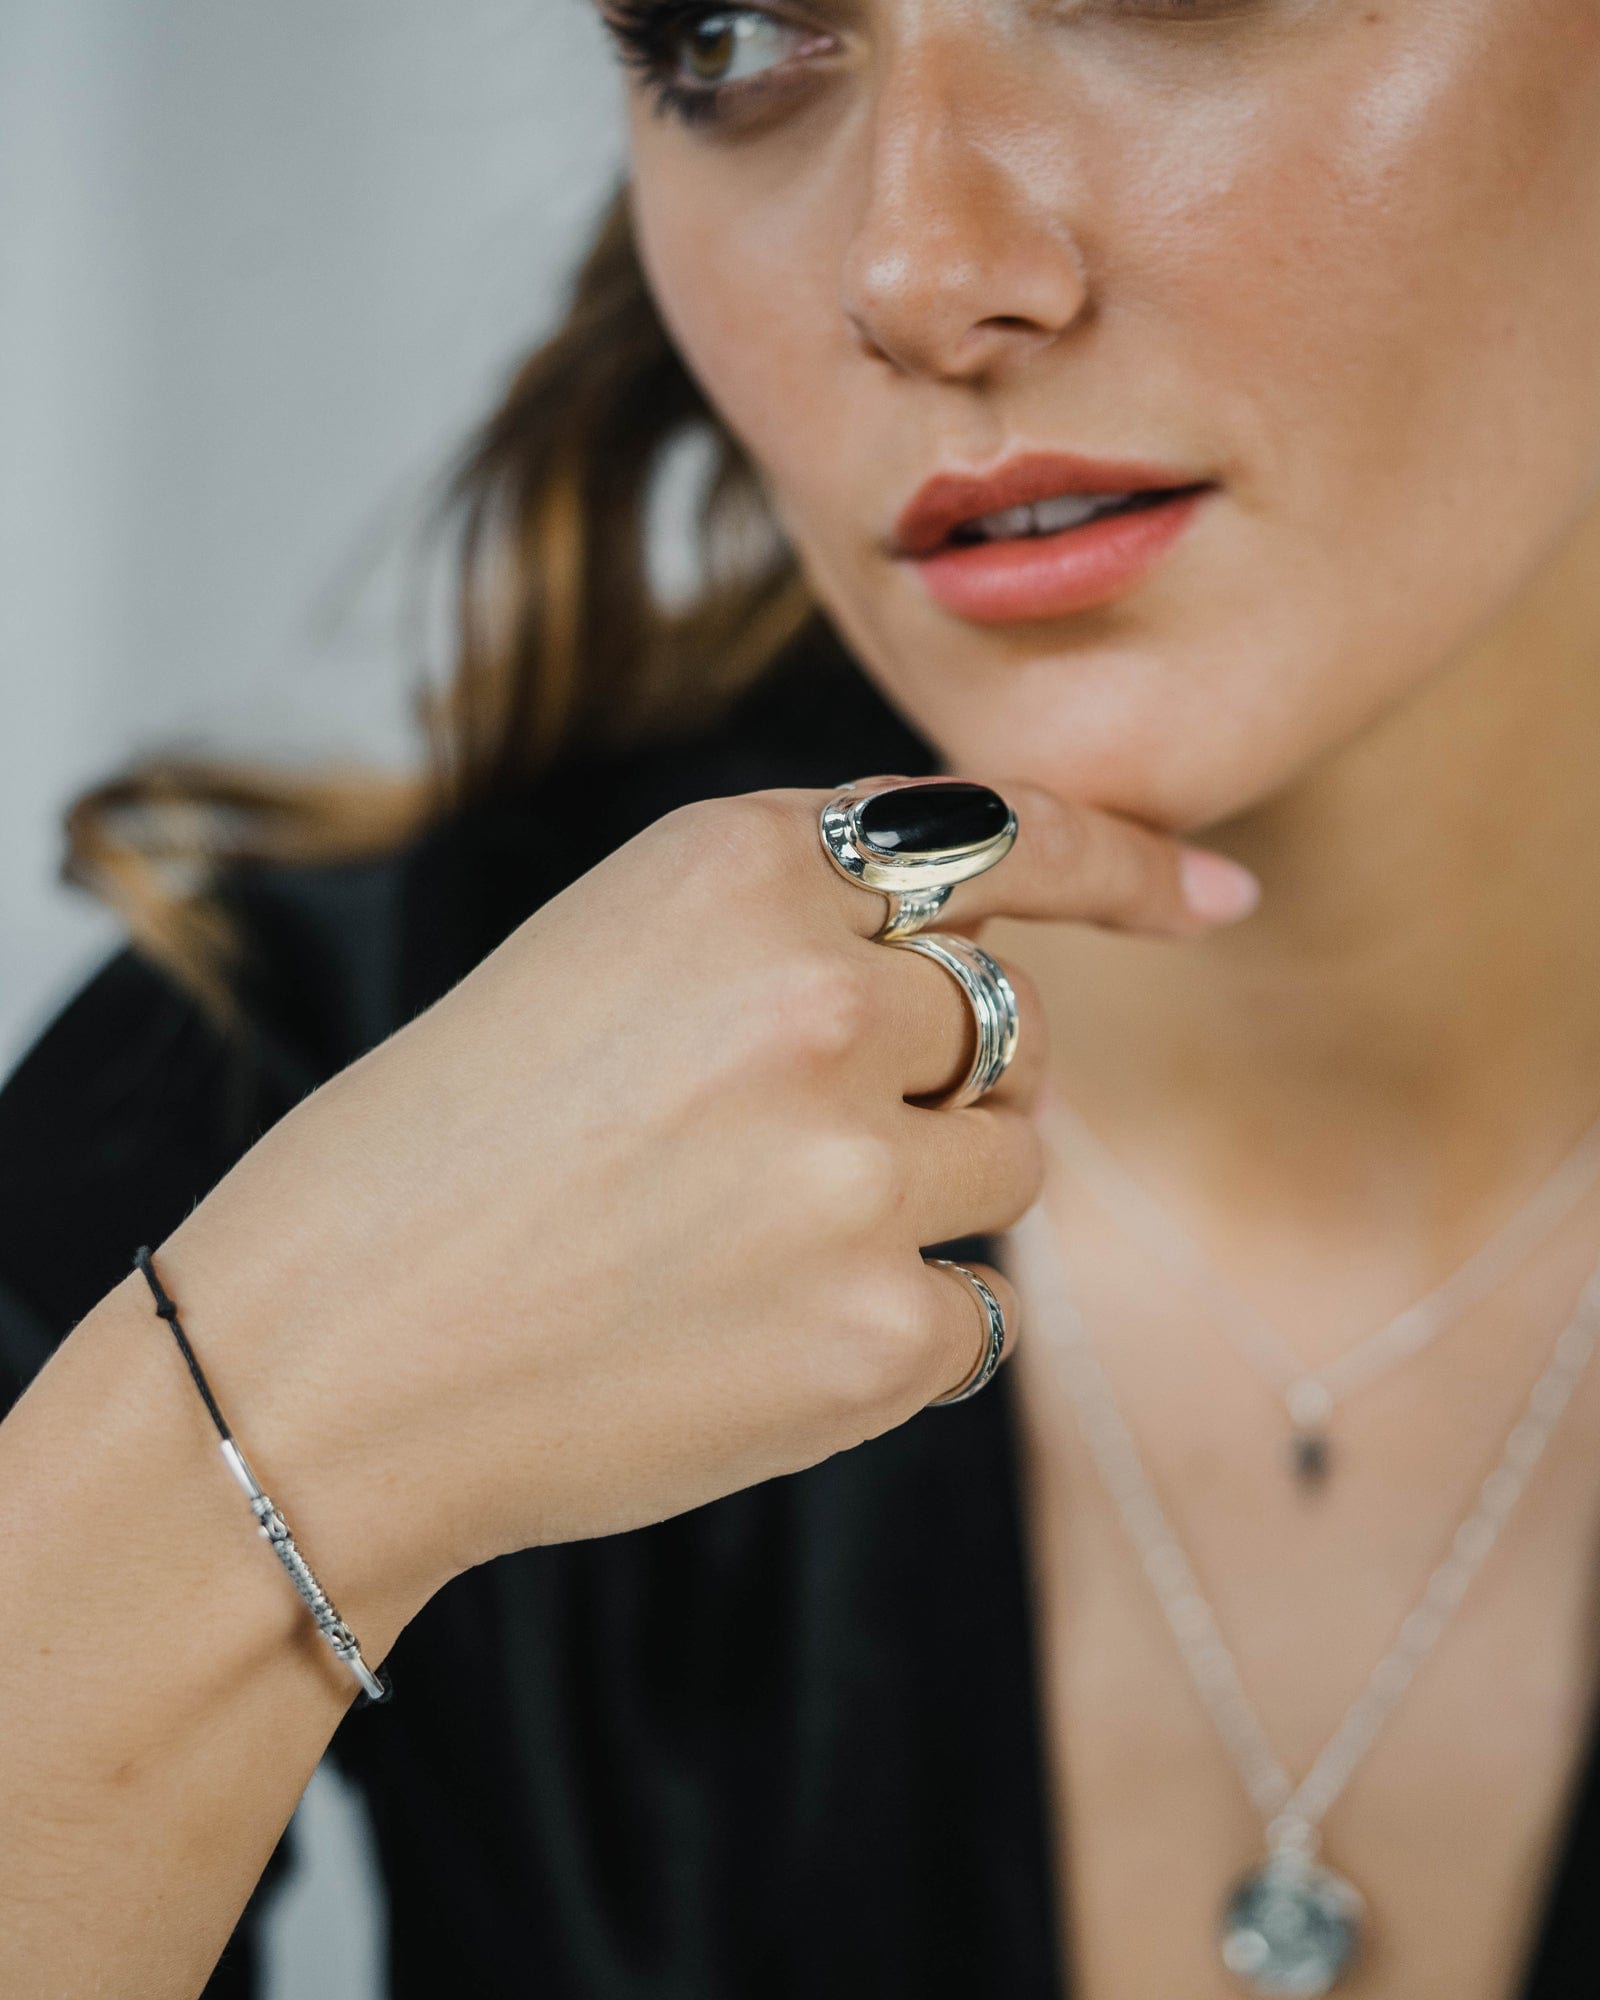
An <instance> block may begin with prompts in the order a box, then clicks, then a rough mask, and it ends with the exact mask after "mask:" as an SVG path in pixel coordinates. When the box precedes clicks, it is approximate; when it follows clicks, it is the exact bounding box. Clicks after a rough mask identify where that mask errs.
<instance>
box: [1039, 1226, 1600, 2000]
mask: <svg viewBox="0 0 1600 2000" xmlns="http://www.w3.org/2000/svg"><path fill="white" fill-rule="evenodd" d="M1008 1240H1009V1242H1010V1243H1011V1244H1012V1245H1013V1246H1014V1249H1015V1250H1016V1251H1018V1252H1020V1255H1021V1262H1019V1263H1017V1264H1016V1265H1015V1266H1014V1267H1013V1270H1012V1276H1013V1282H1015V1283H1016V1284H1017V1287H1018V1290H1019V1293H1020V1295H1021V1296H1022V1297H1023V1299H1024V1301H1025V1304H1024V1312H1025V1317H1026V1322H1027V1324H1028V1325H1029V1327H1030V1329H1032V1330H1033V1331H1034V1333H1035V1337H1043V1338H1044V1339H1045V1341H1046V1342H1047V1344H1048V1349H1049V1352H1050V1354H1051V1356H1052V1358H1053V1360H1054V1362H1055V1364H1056V1367H1057V1369H1058V1371H1059V1374H1060V1378H1061V1381H1062V1384H1063V1386H1064V1387H1065V1390H1066V1392H1067V1395H1068V1398H1069V1400H1070V1401H1071V1403H1072V1405H1073V1408H1074V1411H1075V1414H1076V1416H1077V1421H1078V1427H1079V1429H1080V1431H1081V1433H1082V1435H1083V1439H1084V1443H1085V1444H1086V1446H1087V1447H1088V1449H1089V1452H1090V1454H1091V1455H1092V1457H1093V1458H1094V1460H1095V1463H1096V1465H1097V1466H1098V1468H1099V1472H1100V1476H1101V1478H1102V1480H1103V1481H1104V1483H1105V1486H1106V1488H1107V1490H1108V1492H1109V1493H1110V1496H1111V1499H1112V1501H1113V1502H1114V1504H1115V1506H1116V1510H1117V1513H1118V1514H1119V1516H1120V1517H1121V1520H1122V1525H1123V1528H1124V1530H1125V1532H1126V1534H1127V1536H1128V1539H1129V1541H1130V1542H1131V1543H1132V1545H1133V1548H1134V1551H1135V1553H1136V1554H1137V1556H1138V1558H1139V1561H1140V1564H1141V1566H1142V1568H1143V1570H1144V1573H1145V1575H1146V1576H1147V1577H1148V1578H1149V1580H1150V1584H1151V1587H1152V1589H1153V1590H1154V1592H1155V1596H1156V1599H1157V1601H1158V1603H1159V1604H1160V1607H1161V1611H1162V1614H1163V1615H1164V1617H1165V1618H1166V1621H1167V1624H1168V1626H1169V1627H1170V1628H1171V1631H1172V1635H1173V1638H1174V1640H1175V1641H1176V1643H1177V1647H1178V1651H1179V1653H1180V1655H1181V1656H1182V1659H1183V1662H1184V1665H1185V1666H1186V1667H1187V1669H1188V1671H1189V1676H1190V1678H1191V1680H1192V1681H1193V1683H1194V1686H1195V1691H1196V1693H1197V1694H1198V1695H1199V1697H1200V1699H1201V1701H1202V1703H1203V1704H1204V1706H1205V1708H1206V1711H1207V1713H1208V1714H1209V1715H1210V1717H1211V1720H1212V1722H1213V1724H1214V1725H1215V1727H1216V1730H1217V1733H1218V1735H1219V1736H1220V1737H1221V1739H1222V1742H1223V1745H1224V1747H1225V1748H1226V1750H1227V1753H1228V1756H1229V1758H1230V1760H1231V1761H1232V1763H1233V1765H1234V1768H1235V1769H1236V1770H1237V1772H1238V1774H1239V1777H1240V1780H1241V1782H1242V1783H1243V1785H1244V1788H1245V1790H1246V1792H1247V1793H1248V1795H1249V1797H1250V1800H1251V1802H1252V1804H1253V1805H1254V1806H1255V1808H1256V1810H1257V1812H1258V1813H1259V1814H1260V1815H1261V1818H1262V1820H1263V1823H1264V1829H1265V1844H1266V1857H1265V1859H1264V1860H1263V1862H1262V1863H1261V1864H1260V1865H1259V1866H1258V1867H1257V1868H1255V1869H1254V1870H1252V1871H1251V1872H1250V1873H1249V1874H1247V1875H1246V1876H1245V1877H1244V1878H1243V1879H1242V1880H1241V1881H1239V1882H1238V1883H1236V1884H1235V1885H1234V1886H1233V1887H1232V1888H1231V1889H1230V1890H1229V1892H1228V1894H1227V1896H1226V1898H1225V1901H1224V1904H1223V1908H1222V1915H1221V1922H1220V1928H1219V1944H1220V1949H1221V1953H1222V1960H1223V1963H1224V1964H1225V1965H1226V1966H1227V1968H1228V1970H1229V1971H1230V1972H1231V1973H1233V1974H1234V1975H1235V1976H1236V1977H1237V1978H1238V1979H1239V1980H1240V1981H1241V1982H1242V1983H1243V1984H1244V1985H1245V1986H1246V1987H1247V1988H1248V1989H1249V1990H1250V1991H1251V1992H1253V1993H1258V1994H1263V1995H1276V1996H1280V2000H1287V1997H1288V1996H1297V1997H1298V2000H1317V1996H1319V1995H1321V1994H1325V1993H1327V1992H1330V1991H1331V1990H1332V1988H1333V1987H1334V1986H1335V1985H1336V1984H1337V1982H1338V1981H1339V1979H1340V1978H1341V1977H1342V1976H1343V1975H1344V1973H1345V1972H1346V1971H1347V1970H1348V1969H1349V1968H1350V1967H1351V1965H1353V1964H1354V1963H1355V1960H1356V1958H1357V1955H1358V1951H1359V1946H1360V1935H1361V1928H1362V1923H1363V1919H1364V1915H1365V1899H1364V1898H1363V1897H1362V1896H1361V1895H1360V1894H1359V1892H1358V1891H1357V1890H1356V1889H1355V1888H1354V1887H1352V1885H1351V1884H1350V1883H1349V1882H1347V1881H1346V1880H1345V1879H1344V1878H1343V1877H1342V1876H1341V1875H1338V1874H1336V1873H1335V1872H1334V1871H1333V1870H1332V1869H1331V1868H1327V1867H1325V1866H1322V1865H1321V1864H1320V1863H1319V1862H1318V1859H1317V1851H1318V1847H1319V1844H1320V1834H1321V1825H1322V1821H1323V1819H1324V1817H1325V1816H1326V1814H1327V1812H1328V1811H1329V1809H1330V1807H1331V1806H1332V1805H1333V1803H1334V1801H1335V1800H1336V1799H1337V1798H1338V1797H1339V1795H1340V1793H1341V1792H1342V1791H1343V1790H1344V1788H1345V1786H1346V1785H1347V1784H1348V1783H1349V1781H1350V1778H1351V1776H1352V1775H1353V1773H1354V1772H1355V1769H1356V1767H1357V1765H1358V1764H1359V1763H1360V1761H1361V1759H1362V1758H1363V1757H1364V1756H1365V1755H1366V1753H1367V1751H1368V1750H1369V1749H1370V1748H1371V1746H1372V1743H1373V1741H1374V1739H1375V1738H1376V1737H1377V1735H1378V1733H1379V1731H1380V1730H1381V1729H1382V1727H1383V1725H1384V1724H1385V1722H1387V1721H1388V1719H1389V1716H1390V1715H1391V1713H1392V1712H1393V1710H1394V1708H1395V1707H1396V1705H1397V1704H1398V1702H1399V1700H1400V1698H1401V1696H1402V1695H1403V1694H1404V1693H1405V1691H1406V1689H1407V1688H1408V1687H1409V1686H1410V1684H1411V1681H1412V1678H1413V1677H1414V1675H1415V1674H1416V1671H1417V1669H1418V1667H1420V1666H1421V1664H1422V1662H1423V1661H1424V1660H1425V1659H1426V1658H1427V1657H1428V1655H1429V1654H1430V1653H1431V1652H1432V1651H1433V1649H1434V1647H1435V1645H1436V1644H1437V1643H1438V1641H1439V1638H1440V1636H1441V1634H1442V1633H1443V1631H1444V1629H1445V1626H1446V1624H1447V1623H1448V1621H1449V1618H1450V1614H1451V1613H1452V1612H1453V1611H1454V1610H1455V1608H1456V1606H1457V1605H1458V1604H1459V1603H1460V1602H1461V1599H1462V1598H1463V1597H1464V1596H1465V1594H1466V1591H1467V1588H1468V1586H1469V1584H1470V1583H1471V1582H1472V1579H1473V1577H1474V1576H1475V1575H1476V1574H1477V1571H1478V1569H1479V1568H1480V1566H1481V1565H1482V1563H1483V1561H1484V1558H1485V1557H1486V1556H1487V1555H1488V1553H1489V1551H1490V1549H1492V1548H1493V1547H1494V1545H1495V1542H1496V1541H1497V1539H1498V1538H1499V1535H1500V1531H1501V1529H1502V1528H1503V1527H1504V1526H1505V1524H1506V1522H1507V1520H1509V1518H1510V1516H1511V1514H1512V1512H1513V1510H1514V1509H1515V1507H1516V1505H1517V1502H1518V1501H1519V1500H1520V1499H1521V1497H1522V1493H1523V1490H1524V1488H1525V1487H1526V1485H1527V1482H1528V1478H1529V1475H1530V1474H1531V1473H1532V1471H1533V1468H1534V1467H1535V1466H1536V1465H1537V1464H1538V1462H1539V1460H1540V1458H1541V1457H1542V1456H1543V1454H1544V1450H1545V1447H1546V1445H1547V1444H1548V1443H1549V1441H1550V1436H1551V1433H1552V1432H1553V1431H1554V1429H1555V1427H1556V1425H1557V1423H1558V1422H1559V1421H1560V1418H1561V1416H1562V1413H1563V1412H1564V1411H1565V1410H1566V1408H1567V1406H1568V1404H1569V1402H1570V1401H1571V1398H1572V1393H1573V1391H1574V1389H1575V1388H1576V1387H1577V1385H1578V1382H1579V1379H1580V1378H1581V1376H1582V1374H1583V1371H1584V1369H1585V1367H1586V1366H1587V1365H1588V1362H1589V1358H1590V1356H1591V1354H1592V1353H1593V1352H1594V1348H1595V1345H1596V1340H1597V1337H1600V1265H1596V1267H1595V1269H1594V1271H1593V1272H1592V1273H1591V1275H1590V1277H1589V1279H1588V1280H1587V1282H1586V1284H1585V1285H1584V1288H1583V1291H1582V1294H1581V1296H1580V1298H1579V1301H1578V1305H1577V1309H1576V1311H1575V1312H1574V1313H1573V1316H1572V1318H1571V1319H1570V1320H1569V1322H1568V1323H1567V1325H1566V1326H1565V1327H1564V1328H1563V1329H1562V1331H1561V1333H1560V1335H1559V1336H1558V1337H1557V1339H1556V1342H1555V1346H1554V1349H1553V1351H1552V1353H1551V1357H1550V1360H1549V1362H1548V1364H1547V1365H1546V1367H1545V1369H1544V1372H1543V1373H1542V1374H1541V1375H1540V1377H1539V1379H1538V1381H1537V1382H1536V1383H1535V1384H1534V1387H1533V1390H1532V1393H1531V1394H1530V1395H1529V1397H1528V1401H1527V1405H1526V1408H1525V1409H1524V1411H1523V1414H1522V1415H1521V1416H1520V1417H1519V1418H1518V1420H1517V1422H1516V1423H1515V1424H1514V1425H1513V1426H1512V1427H1511V1430H1510V1432H1509V1434H1508V1435H1507V1437H1506V1440H1505V1444H1504V1447H1503V1449H1502V1451H1501V1454H1500V1459H1499V1462H1498V1464H1497V1465H1496V1466H1495V1468H1494V1470H1493V1471H1492V1472H1490V1473H1489V1475H1488V1476H1487V1478H1485V1479H1484V1481H1483V1483H1482V1485H1481V1486H1480V1487H1479V1489H1478V1492H1477V1496H1476V1498H1475V1500H1474V1501H1473V1504H1472V1506H1471V1507H1470V1508H1469V1510H1468V1512H1467V1513H1466V1515H1465V1517H1464V1518H1463V1519H1462V1521H1461V1522H1460V1523H1459V1525H1458V1526H1457V1528H1456V1530H1455V1533H1454V1535H1453V1537H1452V1538H1451V1543H1450V1549H1449V1553H1448V1554H1447V1555H1446V1556H1445V1557H1444V1559H1443V1560H1442V1561H1441V1562H1440V1563H1439V1564H1438V1566H1437V1567H1436V1568H1435V1569H1434V1571H1433V1573H1432V1574H1431V1575H1430V1576H1429V1578H1428V1580H1427V1583H1426V1584H1425V1585H1424V1587H1423V1589H1422V1591H1421V1593H1420V1595H1419V1596H1418V1597H1417V1599H1416V1601H1415V1603H1414V1605H1413V1607H1412V1609H1411V1610H1410V1612H1408V1613H1407V1615H1406V1617H1405V1618H1404V1620H1403V1621H1402V1622H1401V1625H1400V1628H1399V1631H1398V1633H1397V1634H1396V1637H1395V1640H1394V1643H1393V1644H1392V1645H1391V1646H1390V1648H1389V1650H1388V1651H1387V1652H1386V1653H1385V1654H1384V1656H1383V1658H1382V1659H1381V1660H1379V1662H1378V1664H1377V1665H1376V1666H1375V1667H1374V1668H1373V1670H1372V1672H1371V1674H1370V1675H1369V1677H1368V1679H1367V1683H1366V1685H1365V1687H1363V1688H1362V1690H1361V1692H1360V1693H1359V1694H1358V1695H1357V1696H1356V1699H1355V1700H1354V1701H1353V1702H1352V1703H1351V1705H1350V1707H1349V1708H1348V1709H1347V1710H1346V1711H1345V1714H1344V1716H1343V1718H1342V1720H1341V1721H1340V1723H1339V1725H1338V1727H1337V1728H1336V1729H1335V1730H1334V1732H1333V1734H1332V1735H1331V1736H1330V1737H1329V1738H1328V1740H1327V1742H1326V1743H1325V1744H1324V1745H1323V1747H1322V1749H1321V1751H1320V1752H1319V1753H1318V1755H1317V1757H1316V1759H1315V1761H1314V1762H1313V1763H1312V1765H1311V1768H1310V1769H1309V1770H1308V1771H1307V1772H1306V1774H1305V1776H1304V1777H1302V1778H1301V1779H1300V1780H1299V1781H1298V1782H1296V1781H1295V1780H1294V1779H1293V1778H1292V1777H1291V1776H1290V1774H1289V1772H1288V1771H1287V1770H1286V1769H1285V1768H1284V1766H1283V1764H1282V1762H1281V1761H1280V1760H1279V1758H1278V1756H1277V1754H1276V1753H1275V1752H1274V1750H1273V1748H1272V1746H1271V1743H1270V1741H1269V1740H1268V1737H1267V1734H1266V1731H1265V1729H1264V1728H1263V1727H1262V1724H1261V1718H1260V1716H1259V1715H1258V1713H1257V1712H1256V1708H1255V1705H1254V1703H1253V1702H1252V1701H1251V1700H1250V1697H1249V1695H1248V1694H1247V1693H1246V1692H1245V1688H1244V1682H1243V1679H1242V1677H1241V1675H1240V1672H1239V1667H1238V1662H1237V1661H1236V1660H1235V1658H1234V1656H1233V1653H1232V1651H1231V1650H1230V1648H1229V1646H1228V1644H1227V1642H1226V1640H1224V1638H1223V1637H1222V1633H1221V1631H1220V1629H1219V1627H1218V1625H1217V1621H1216V1618H1215V1615H1214V1614H1213V1612H1212V1610H1211V1607H1210V1605H1209V1603H1208V1602H1207V1601H1206V1598H1205V1595H1204V1593H1203V1592H1202V1591H1201V1589H1200V1585H1199V1582H1198V1580H1197V1578H1196V1576H1195V1573H1194V1569H1193V1567H1192V1565H1191V1564H1190V1562H1189V1559H1188V1557H1187V1555H1186V1554H1185V1553H1184V1550H1183V1547H1182V1545H1181V1543H1180V1542H1179V1541H1178V1538H1177V1536H1176V1534H1175V1533H1174V1532H1173V1529H1172V1525H1171V1523H1170V1521H1169V1520H1168V1518H1167V1515H1166V1511H1165V1509H1164V1508H1163V1507H1162V1505H1161V1502H1160V1501H1159V1499H1158V1498H1157V1497H1156V1492H1155V1489H1154V1487H1153V1486H1152V1484H1151V1482H1150V1478H1149V1475H1148V1474H1147V1472H1146V1471H1145V1467H1144V1463H1143V1460H1142V1459H1141V1457H1140V1454H1139V1450H1138V1447H1137V1446H1136V1445H1135V1443H1134V1441H1133V1436H1132V1433H1131V1432H1130V1431H1129V1429H1128V1426H1127V1424H1126V1423H1125V1422H1124V1420H1123V1417H1122V1413H1121V1410H1120V1409H1119V1408H1118V1406H1117V1402H1116V1399H1115V1397H1114V1396H1113V1394H1112V1390H1111V1384H1110V1380H1109V1378H1108V1377H1107V1375H1106V1373H1105V1370H1104V1369H1103V1368H1102V1366H1101V1364H1100V1360H1099V1357H1098V1356H1097V1355H1096V1353H1095V1351H1094V1348H1093V1346H1092V1344H1091V1342H1090V1339H1089V1335H1088V1331H1087V1329H1086V1327H1085V1325H1084V1322H1083V1316H1082V1314H1081V1313H1080V1311H1079V1310H1078V1307H1077V1304H1076V1302H1075V1300H1074V1299H1073V1297H1072V1293H1071V1290H1070V1288H1069V1286H1068V1283H1067V1277H1066V1270H1065V1263H1064V1258H1063V1255H1062V1252H1061V1249H1060V1246H1059V1243H1058V1241H1057V1239H1056V1235H1055V1229H1054V1225H1053V1223H1052V1221H1051V1219H1050V1217H1049V1215H1048V1213H1047V1212H1046V1208H1045V1203H1044V1201H1043V1200H1040V1201H1039V1202H1037V1203H1035V1205H1034V1207H1033V1208H1032V1209H1030V1210H1029V1212H1028V1214H1027V1215H1026V1216H1024V1217H1023V1219H1022V1221H1021V1222H1019V1223H1017V1224H1016V1225H1015V1226H1014V1227H1013V1229H1012V1230H1011V1231H1010V1232H1009V1238H1008Z"/></svg>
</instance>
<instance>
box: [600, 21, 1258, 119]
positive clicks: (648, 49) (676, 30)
mask: <svg viewBox="0 0 1600 2000" xmlns="http://www.w3.org/2000/svg"><path fill="white" fill-rule="evenodd" d="M1114 4H1127V5H1129V6H1130V7H1137V6H1140V5H1144V6H1148V7H1150V8H1152V9H1164V10H1165V13H1164V18H1165V19H1167V20H1169V21H1181V20H1184V19H1186V18H1187V19H1189V20H1191V21H1194V20H1200V19H1203V18H1204V17H1205V16H1206V14H1207V13H1208V11H1209V10H1210V9H1211V8H1213V7H1215V6H1217V5H1219V4H1221V5H1223V6H1224V7H1225V8H1227V7H1229V6H1240V7H1242V6H1243V5H1245V4H1246V0H1114ZM718 14H758V15H760V16H762V17H763V18H764V19H765V20H768V21H771V22H773V23H774V24H775V25H777V26H792V25H793V24H792V23H784V22H781V21H779V19H778V17H777V16H776V15H775V14H772V13H770V12H769V11H768V10H767V9H766V8H765V7H756V6H738V5H731V4H729V0H603V5H602V12H601V18H602V19H603V21H604V22H605V25H606V27H607V28H608V29H609V30H610V32H611V35H612V37H613V38H614V40H615V42H616V44H617V48H618V53H619V55H620V57H621V60H622V62H623V63H624V64H625V65H626V66H627V67H628V68H629V69H632V70H635V71H637V72H638V74H639V75H640V76H641V77H642V79H643V80H644V82H645V83H646V84H647V85H648V86H649V88H650V89H651V91H652V92H653V94H654V99H655V110H656V113H657V115H658V116H671V117H674V118H677V119H679V120H680V121H681V122H682V123H683V124H685V125H710V124H712V123H714V122H715V121H716V120H717V119H718V118H719V117H721V115H722V113H723V109H724V104H725V100H726V99H727V98H729V97H730V96H737V95H739V93H740V92H741V91H742V90H745V89H750V88H760V84H759V82H755V81H753V80H747V81H746V82H744V83H732V84H722V83H713V84H685V83H682V82H680V81H679V80H678V76H677V72H676V68H675V63H674V55H673V49H674V41H675V38H676V37H677V36H678V35H680V34H682V32H683V31H684V30H685V29H686V28H692V27H694V26H696V25H697V24H699V23H700V22H703V21H708V20H711V19H712V18H713V17H714V16H715V15H718ZM1151 18H1152V19H1154V18H1156V15H1155V14H1152V16H1151Z"/></svg>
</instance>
